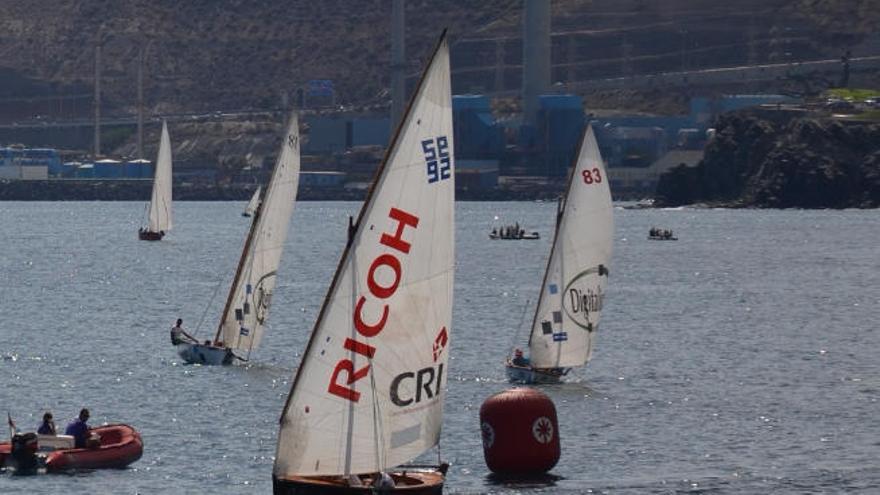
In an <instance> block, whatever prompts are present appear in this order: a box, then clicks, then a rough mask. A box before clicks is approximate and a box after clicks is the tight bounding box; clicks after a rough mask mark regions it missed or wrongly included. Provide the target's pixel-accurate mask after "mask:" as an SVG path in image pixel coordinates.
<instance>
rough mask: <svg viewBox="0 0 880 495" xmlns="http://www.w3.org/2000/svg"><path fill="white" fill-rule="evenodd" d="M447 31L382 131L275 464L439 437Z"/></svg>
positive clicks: (384, 462)
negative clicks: (370, 179) (387, 133)
mask: <svg viewBox="0 0 880 495" xmlns="http://www.w3.org/2000/svg"><path fill="white" fill-rule="evenodd" d="M453 162H454V160H453V142H452V111H451V89H450V77H449V47H448V44H447V42H446V38H445V36H444V37H443V38H442V39H441V41H440V43H439V44H438V47H437V50H436V51H435V53H434V56H433V57H432V59H431V62H430V64H429V65H428V68H427V69H426V70H425V73H424V74H423V76H422V81H421V83H420V84H419V86H418V88H417V90H416V93H415V95H414V96H413V99H412V101H411V103H410V108H409V111H408V112H407V114H406V115H405V117H404V119H403V122H402V123H401V127H400V128H399V129H398V132H397V134H396V135H395V138H394V139H393V140H392V144H391V146H390V149H389V151H388V153H387V155H386V158H385V161H384V163H383V166H382V168H381V169H380V171H379V173H378V175H377V178H376V182H375V184H374V186H373V190H372V191H371V193H370V196H369V197H368V199H367V201H366V202H365V204H364V207H363V209H362V210H361V214H360V216H359V218H358V221H357V224H356V227H355V229H354V230H353V231H352V233H351V238H350V240H349V242H350V244H349V246H348V247H347V248H346V251H345V253H344V254H343V257H342V260H341V262H340V265H339V268H338V269H337V272H336V275H335V277H334V279H333V283H332V285H331V287H330V290H329V293H328V294H327V297H326V299H325V302H324V306H323V307H322V309H321V313H320V314H319V316H318V320H317V322H316V324H315V328H314V330H313V333H312V337H311V340H310V341H309V345H308V347H307V349H306V352H305V355H304V356H303V361H302V363H301V364H300V367H299V369H298V372H297V375H296V377H295V379H294V383H293V386H292V389H291V393H290V396H289V397H288V402H287V404H286V406H285V409H284V413H283V415H282V418H281V428H280V432H279V435H278V449H277V454H276V460H275V476H277V477H285V476H310V475H347V474H352V473H354V474H363V473H370V472H376V471H380V470H385V469H386V468H388V467H393V466H397V465H400V464H403V463H405V462H408V461H410V460H412V459H414V458H415V457H417V456H418V455H420V454H421V453H423V452H425V451H426V450H428V449H429V448H431V447H432V446H434V445H436V444H437V441H438V440H439V436H440V426H441V423H442V416H443V400H444V397H445V392H444V387H445V380H446V376H447V358H448V352H447V346H448V345H449V338H450V335H451V329H452V328H451V322H452V283H453V271H454V259H453V256H454V199H455V185H454V174H453Z"/></svg>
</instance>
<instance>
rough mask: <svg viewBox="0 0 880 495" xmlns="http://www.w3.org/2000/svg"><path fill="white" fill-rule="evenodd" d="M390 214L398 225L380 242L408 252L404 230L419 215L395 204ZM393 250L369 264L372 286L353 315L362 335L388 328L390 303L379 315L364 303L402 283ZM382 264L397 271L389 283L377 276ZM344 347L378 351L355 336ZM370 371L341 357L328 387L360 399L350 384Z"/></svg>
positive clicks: (383, 296)
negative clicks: (365, 306) (356, 366)
mask: <svg viewBox="0 0 880 495" xmlns="http://www.w3.org/2000/svg"><path fill="white" fill-rule="evenodd" d="M388 217H389V218H391V219H392V220H395V221H396V222H397V227H396V229H395V231H394V233H393V234H388V233H383V234H382V237H381V238H380V239H379V244H382V245H384V246H387V247H389V248H391V250H393V251H397V252H399V253H403V254H408V253H409V250H410V247H411V245H410V243H408V242H406V241H404V240H403V233H404V230H405V229H406V228H407V227H412V228H413V229H415V228H418V225H419V218H418V217H417V216H415V215H412V214H410V213H407V212H405V211H403V210H399V209H397V208H393V207H392V208H391V211H389V212H388ZM393 251H392V252H387V253H382V254H380V255H379V256H377V257H376V259H374V260H373V262H372V263H371V264H370V269H369V270H368V271H367V288H368V289H369V294H367V295H361V296H360V298H359V299H358V301H357V304H355V308H354V314H353V315H352V318H353V320H354V327H355V329H356V330H357V333H358V334H359V335H360V336H362V337H366V338H370V337H375V336H377V335H379V333H381V332H382V330H383V329H384V328H385V323H386V322H387V321H388V311H389V308H388V305H387V304H385V305H383V306H382V312H381V314H380V315H364V314H363V310H364V303H366V302H367V296H370V297H371V298H374V299H378V300H384V299H388V298H389V297H391V296H393V295H394V293H395V292H396V291H397V286H398V285H399V284H400V278H401V276H402V275H403V272H402V270H403V268H402V266H401V264H400V260H399V259H398V258H397V256H396V255H395V254H396V253H394V252H393ZM382 266H384V267H386V268H389V269H391V271H392V272H393V273H394V280H393V281H392V282H391V283H390V284H388V285H387V286H383V285H381V284H380V283H379V282H378V281H377V280H376V270H378V269H379V268H380V267H382ZM342 347H343V348H344V349H346V350H348V351H350V352H352V353H355V354H360V355H361V356H364V357H366V358H367V359H372V358H373V356H374V355H375V354H376V348H375V347H373V346H371V345H369V344H367V343H364V342H361V341H359V340H355V339H352V338H347V339H345V342H344V343H343V344H342ZM369 371H370V364H369V363H367V364H365V365H364V366H362V367H361V368H359V369H357V370H355V369H354V362H353V361H352V360H351V359H340V360H339V362H338V363H336V367H335V368H334V369H333V374H332V375H331V376H330V385H329V387H328V389H327V391H328V392H330V393H331V394H333V395H336V396H338V397H342V398H343V399H347V400H350V401H352V402H357V401H358V400H359V399H360V397H361V394H360V392H358V391H356V390H355V389H354V387H351V385H353V384H354V383H355V382H357V381H358V380H360V379H362V378H364V377H366V376H367V374H368V373H369ZM340 382H344V383H340Z"/></svg>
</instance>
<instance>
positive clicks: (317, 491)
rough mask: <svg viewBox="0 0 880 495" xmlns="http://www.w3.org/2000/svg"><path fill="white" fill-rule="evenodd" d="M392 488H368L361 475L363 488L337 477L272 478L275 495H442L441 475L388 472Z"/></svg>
mask: <svg viewBox="0 0 880 495" xmlns="http://www.w3.org/2000/svg"><path fill="white" fill-rule="evenodd" d="M388 474H390V475H391V478H392V479H394V483H395V487H394V488H389V489H379V488H373V487H371V486H370V485H371V483H372V479H371V477H370V476H369V475H362V476H361V480H362V482H363V484H364V486H349V485H348V484H347V483H346V482H345V481H343V480H342V479H341V478H340V477H338V476H292V477H290V478H284V479H282V478H276V477H274V476H273V477H272V493H273V494H274V495H353V494H375V493H405V494H407V495H410V494H412V495H439V494H441V493H443V482H444V475H443V473H441V472H440V471H435V470H431V471H428V470H415V471H399V472H393V473H388Z"/></svg>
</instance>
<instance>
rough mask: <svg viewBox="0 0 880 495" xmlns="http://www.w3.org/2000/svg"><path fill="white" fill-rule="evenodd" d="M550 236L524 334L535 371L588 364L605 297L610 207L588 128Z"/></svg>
mask: <svg viewBox="0 0 880 495" xmlns="http://www.w3.org/2000/svg"><path fill="white" fill-rule="evenodd" d="M560 208H561V213H560V215H559V216H558V222H557V226H556V233H555V235H554V240H553V246H552V248H551V252H550V258H549V260H548V262H547V269H546V271H545V274H544V281H543V283H542V286H541V294H540V297H539V299H538V305H537V309H536V311H535V317H534V319H533V321H532V330H531V334H530V336H529V354H530V355H529V359H530V362H531V365H532V366H534V367H536V368H562V367H572V366H582V365H584V364H585V363H586V362H587V361H589V359H590V357H591V354H592V349H593V339H594V335H595V332H596V331H597V330H598V328H599V319H600V317H601V314H602V308H603V305H604V298H605V287H606V284H607V281H608V275H609V263H610V261H611V251H612V232H613V207H612V203H611V191H610V188H609V184H608V178H607V176H606V174H605V167H604V165H603V163H602V158H601V156H600V155H599V147H598V144H597V143H596V138H595V135H594V134H593V130H592V127H589V126H588V127H587V128H586V129H585V131H584V135H583V137H582V141H581V146H580V148H579V150H578V155H577V161H576V163H575V165H574V167H573V169H572V171H571V175H570V177H569V185H568V188H567V190H566V196H565V198H564V199H563V201H562V203H561V206H560Z"/></svg>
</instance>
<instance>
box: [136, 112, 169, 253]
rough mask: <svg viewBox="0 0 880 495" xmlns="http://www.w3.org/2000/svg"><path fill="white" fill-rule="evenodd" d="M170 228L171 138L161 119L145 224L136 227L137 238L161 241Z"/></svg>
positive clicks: (165, 124) (165, 123)
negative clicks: (138, 227)
mask: <svg viewBox="0 0 880 495" xmlns="http://www.w3.org/2000/svg"><path fill="white" fill-rule="evenodd" d="M169 230H171V138H170V137H169V136H168V123H167V122H165V121H164V120H163V121H162V137H161V138H160V139H159V155H158V156H157V157H156V172H155V175H154V176H153V194H152V195H151V196H150V205H149V207H148V208H147V226H146V228H144V227H141V228H140V229H138V239H140V240H142V241H161V240H162V238H163V237H165V232H168V231H169Z"/></svg>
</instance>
